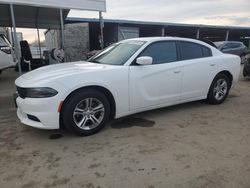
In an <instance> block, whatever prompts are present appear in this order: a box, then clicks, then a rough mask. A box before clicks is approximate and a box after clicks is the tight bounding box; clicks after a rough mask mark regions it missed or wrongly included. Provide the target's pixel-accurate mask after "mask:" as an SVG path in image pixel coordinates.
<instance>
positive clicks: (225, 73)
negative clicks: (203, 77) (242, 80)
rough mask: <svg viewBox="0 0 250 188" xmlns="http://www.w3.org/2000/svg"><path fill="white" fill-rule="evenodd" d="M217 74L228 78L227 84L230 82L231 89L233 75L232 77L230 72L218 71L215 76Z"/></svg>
mask: <svg viewBox="0 0 250 188" xmlns="http://www.w3.org/2000/svg"><path fill="white" fill-rule="evenodd" d="M219 74H224V75H225V76H227V77H228V79H229V82H230V88H231V87H232V84H233V75H232V73H231V72H230V71H228V70H223V71H220V72H219V73H218V74H217V75H216V76H218V75H219ZM216 76H215V77H216Z"/></svg>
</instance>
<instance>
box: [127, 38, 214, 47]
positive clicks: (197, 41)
mask: <svg viewBox="0 0 250 188" xmlns="http://www.w3.org/2000/svg"><path fill="white" fill-rule="evenodd" d="M168 40H169V41H170V40H175V41H186V42H193V43H197V44H200V45H203V46H207V47H209V48H211V47H213V46H211V45H209V44H207V43H205V42H203V41H200V40H196V39H191V38H182V37H142V38H132V39H127V40H124V42H125V41H143V42H149V43H152V42H158V41H168Z"/></svg>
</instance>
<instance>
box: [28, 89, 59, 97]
mask: <svg viewBox="0 0 250 188" xmlns="http://www.w3.org/2000/svg"><path fill="white" fill-rule="evenodd" d="M25 90H26V92H25V93H26V96H25V97H28V98H47V97H53V96H55V95H57V93H58V92H57V91H56V90H54V89H52V88H48V87H39V88H26V89H25Z"/></svg>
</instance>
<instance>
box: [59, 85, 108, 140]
mask: <svg viewBox="0 0 250 188" xmlns="http://www.w3.org/2000/svg"><path fill="white" fill-rule="evenodd" d="M109 116H110V104H109V102H108V100H107V98H106V96H105V95H104V94H102V93H101V92H99V91H96V90H92V89H87V90H80V91H78V92H76V93H74V94H73V95H72V96H70V98H69V99H67V101H66V102H65V104H64V105H63V110H62V114H61V117H62V120H63V124H64V125H65V127H66V128H67V129H68V130H70V131H71V132H73V133H75V134H77V135H79V136H88V135H92V134H95V133H97V132H98V131H100V130H101V129H102V128H103V127H104V125H105V123H106V122H107V121H108V119H109Z"/></svg>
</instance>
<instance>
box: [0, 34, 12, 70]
mask: <svg viewBox="0 0 250 188" xmlns="http://www.w3.org/2000/svg"><path fill="white" fill-rule="evenodd" d="M15 61H16V59H15V56H14V52H13V49H12V47H11V44H10V43H9V42H8V40H7V39H6V37H5V36H4V35H3V34H0V73H1V71H2V70H4V69H6V68H10V67H14V66H15V65H16V62H15Z"/></svg>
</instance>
